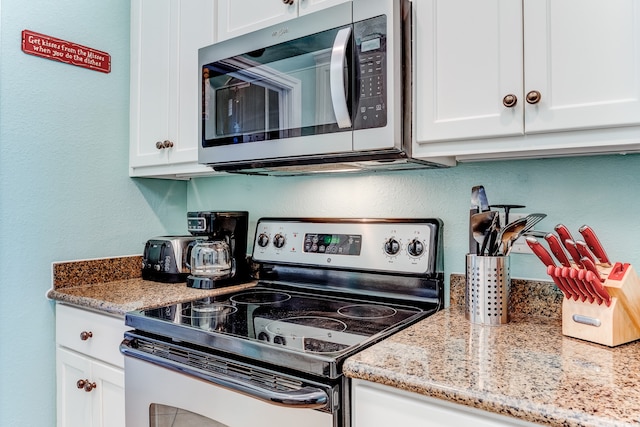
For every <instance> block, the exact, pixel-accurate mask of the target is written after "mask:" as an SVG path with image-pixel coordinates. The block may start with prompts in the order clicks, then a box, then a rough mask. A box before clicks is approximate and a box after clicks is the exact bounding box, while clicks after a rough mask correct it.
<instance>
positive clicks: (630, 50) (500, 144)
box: [413, 0, 640, 157]
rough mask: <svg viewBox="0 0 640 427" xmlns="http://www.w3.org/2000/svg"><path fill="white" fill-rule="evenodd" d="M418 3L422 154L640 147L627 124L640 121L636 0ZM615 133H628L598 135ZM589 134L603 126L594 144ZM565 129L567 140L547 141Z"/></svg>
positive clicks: (417, 132) (417, 137)
mask: <svg viewBox="0 0 640 427" xmlns="http://www.w3.org/2000/svg"><path fill="white" fill-rule="evenodd" d="M413 7H414V10H415V14H416V15H415V17H416V25H415V40H416V44H415V50H414V53H415V69H414V73H415V74H414V75H415V86H414V87H415V88H416V89H415V90H416V92H415V94H414V96H415V117H414V122H415V123H416V127H415V140H416V141H417V148H416V150H415V151H416V152H417V153H416V152H414V154H417V155H418V157H420V156H426V155H428V154H431V155H473V154H482V153H508V152H513V153H517V152H523V153H526V152H535V151H537V150H540V151H544V150H550V151H554V150H555V151H558V152H561V153H562V154H572V153H580V152H591V151H595V152H598V151H607V150H611V151H615V150H616V149H617V148H618V147H617V145H625V144H628V143H629V142H630V141H632V142H633V144H634V145H635V146H636V147H635V148H640V147H638V139H637V138H638V136H640V131H639V130H638V128H635V130H633V128H630V127H631V126H637V125H638V124H640V43H638V40H640V8H638V7H637V2H636V1H635V0H611V1H607V0H554V1H539V0H524V1H522V2H520V1H512V0H421V1H414V2H413ZM538 94H539V96H538ZM618 127H620V128H622V127H627V128H626V129H624V131H623V130H620V129H614V130H611V131H609V132H606V133H605V132H603V131H602V130H603V129H605V130H606V129H607V128H618ZM587 129H598V130H599V132H600V133H599V134H598V137H596V138H594V139H595V141H590V138H592V137H593V135H595V134H593V135H592V134H591V133H589V132H586V133H585V132H582V131H584V130H587ZM557 131H563V132H564V134H563V135H553V137H552V138H546V137H547V136H548V135H549V134H547V133H551V132H554V133H556V132H557ZM567 131H575V132H574V133H571V132H568V133H567ZM625 132H626V133H625ZM542 133H544V134H545V135H542V137H541V135H539V134H542ZM505 137H508V138H505ZM634 139H635V141H633V140H634ZM465 140H466V141H465ZM469 140H473V141H469ZM607 146H610V147H607ZM563 150H564V151H563Z"/></svg>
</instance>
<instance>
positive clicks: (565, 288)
mask: <svg viewBox="0 0 640 427" xmlns="http://www.w3.org/2000/svg"><path fill="white" fill-rule="evenodd" d="M556 268H557V267H554V266H553V265H548V266H547V274H548V275H549V276H550V277H551V279H553V283H555V284H556V286H557V287H558V289H560V291H562V293H563V294H564V296H565V298H567V299H571V298H573V299H577V298H574V295H573V292H572V291H571V288H570V287H569V285H567V284H566V283H565V282H564V279H563V278H562V277H560V276H556V275H555V269H556Z"/></svg>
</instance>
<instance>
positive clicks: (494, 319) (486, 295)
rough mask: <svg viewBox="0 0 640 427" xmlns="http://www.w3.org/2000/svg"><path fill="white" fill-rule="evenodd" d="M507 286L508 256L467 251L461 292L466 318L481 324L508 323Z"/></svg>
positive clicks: (509, 288) (508, 283) (508, 277)
mask: <svg viewBox="0 0 640 427" xmlns="http://www.w3.org/2000/svg"><path fill="white" fill-rule="evenodd" d="M510 290H511V274H510V271H509V257H508V256H481V255H475V254H468V255H467V259H466V286H465V293H464V297H465V317H466V318H467V320H469V321H471V322H472V323H478V324H483V325H500V324H503V323H508V322H509V292H510Z"/></svg>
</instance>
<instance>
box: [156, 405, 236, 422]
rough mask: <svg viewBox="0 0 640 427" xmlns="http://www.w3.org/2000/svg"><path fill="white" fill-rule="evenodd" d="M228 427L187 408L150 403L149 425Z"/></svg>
mask: <svg viewBox="0 0 640 427" xmlns="http://www.w3.org/2000/svg"><path fill="white" fill-rule="evenodd" d="M196 426H197V427H228V426H227V425H226V424H222V423H219V422H217V421H214V420H212V419H210V418H206V417H203V416H202V415H198V414H194V413H193V412H189V411H187V410H185V409H179V408H175V407H173V406H167V405H160V404H157V403H152V404H151V405H149V427H196Z"/></svg>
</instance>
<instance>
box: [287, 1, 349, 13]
mask: <svg viewBox="0 0 640 427" xmlns="http://www.w3.org/2000/svg"><path fill="white" fill-rule="evenodd" d="M299 1H300V10H299V13H300V15H306V14H307V13H313V12H317V11H319V10H322V9H326V8H328V7H331V6H335V5H337V4H340V3H345V2H347V1H351V0H299Z"/></svg>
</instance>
